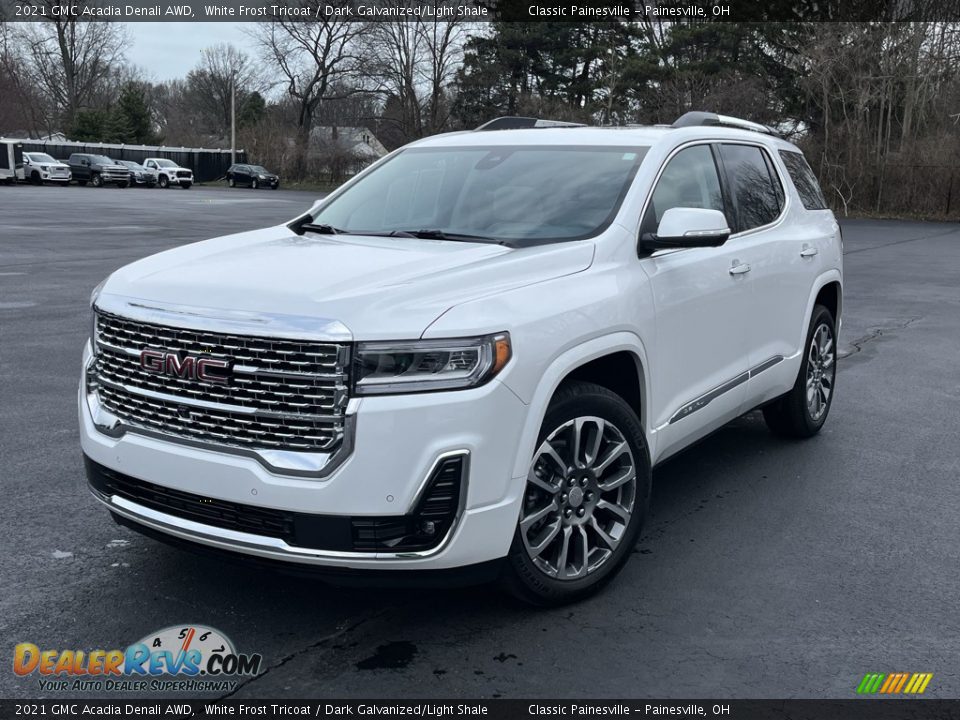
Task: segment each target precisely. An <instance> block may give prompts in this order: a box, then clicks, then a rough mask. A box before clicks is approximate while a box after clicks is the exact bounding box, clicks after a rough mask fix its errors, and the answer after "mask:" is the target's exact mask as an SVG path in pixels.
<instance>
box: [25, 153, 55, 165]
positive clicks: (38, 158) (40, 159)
mask: <svg viewBox="0 0 960 720" xmlns="http://www.w3.org/2000/svg"><path fill="white" fill-rule="evenodd" d="M27 157H28V158H30V162H35V163H55V162H56V160H54V159H53V158H52V157H50V156H49V155H47V154H46V153H27Z"/></svg>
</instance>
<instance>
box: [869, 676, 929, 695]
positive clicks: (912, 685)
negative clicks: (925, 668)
mask: <svg viewBox="0 0 960 720" xmlns="http://www.w3.org/2000/svg"><path fill="white" fill-rule="evenodd" d="M932 679H933V673H889V674H887V673H867V674H866V675H864V676H863V680H861V681H860V684H859V685H857V693H858V694H860V695H872V694H874V693H880V694H881V695H898V694H900V693H904V694H905V695H922V694H923V692H924V691H925V690H926V689H927V685H929V684H930V680H932Z"/></svg>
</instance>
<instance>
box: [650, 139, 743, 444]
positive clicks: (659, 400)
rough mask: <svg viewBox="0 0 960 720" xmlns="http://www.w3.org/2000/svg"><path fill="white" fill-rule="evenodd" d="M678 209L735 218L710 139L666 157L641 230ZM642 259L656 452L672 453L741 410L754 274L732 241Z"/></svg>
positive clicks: (672, 251) (657, 253)
mask: <svg viewBox="0 0 960 720" xmlns="http://www.w3.org/2000/svg"><path fill="white" fill-rule="evenodd" d="M672 207H693V208H708V209H715V210H721V211H723V212H724V213H725V214H727V215H728V220H729V208H728V203H727V198H726V193H725V192H724V190H723V187H722V185H721V180H720V174H719V171H718V166H717V160H716V157H715V152H714V150H713V148H712V147H711V145H710V143H707V142H702V143H695V144H692V145H687V146H684V147H682V148H680V149H679V150H677V151H675V152H674V154H672V155H671V157H670V158H669V159H668V160H667V162H666V163H665V164H664V166H663V168H662V169H661V171H660V174H659V177H658V179H657V180H656V183H655V185H654V190H653V193H652V195H651V197H650V199H649V201H648V203H647V206H646V209H645V211H644V216H643V220H642V224H641V232H656V226H657V224H658V223H659V221H660V219H661V218H662V216H663V213H664V212H666V211H667V210H668V209H670V208H672ZM640 264H641V267H642V268H643V270H644V272H645V273H646V274H647V275H648V276H649V281H650V285H651V289H652V292H653V301H654V304H655V310H656V312H655V315H656V328H657V329H656V338H655V339H654V341H653V343H652V361H651V365H652V366H651V368H650V371H651V378H652V382H651V393H652V395H653V397H652V398H651V402H650V411H651V413H652V424H653V427H654V428H655V429H656V433H657V441H656V442H657V455H658V456H659V457H665V456H666V455H669V454H671V453H672V452H675V451H676V450H679V449H680V448H682V447H683V446H684V445H687V444H689V443H690V442H692V441H693V440H695V439H696V438H698V437H701V436H703V435H705V434H707V433H708V432H710V431H711V430H713V429H715V428H717V427H719V426H720V425H723V424H724V423H726V422H728V421H729V420H731V419H732V418H734V417H736V415H737V414H738V412H739V410H740V407H741V405H742V402H743V398H744V389H745V387H746V380H747V370H748V367H749V359H748V352H747V336H748V335H747V327H746V324H745V323H744V315H745V313H747V312H748V311H749V308H750V297H751V294H750V277H749V273H748V272H745V263H744V261H743V256H742V253H741V248H740V247H739V245H738V243H736V242H731V241H727V243H725V244H724V245H723V246H721V247H717V248H688V249H677V250H659V251H657V252H655V253H653V254H652V255H651V256H649V257H647V258H643V259H641V261H640Z"/></svg>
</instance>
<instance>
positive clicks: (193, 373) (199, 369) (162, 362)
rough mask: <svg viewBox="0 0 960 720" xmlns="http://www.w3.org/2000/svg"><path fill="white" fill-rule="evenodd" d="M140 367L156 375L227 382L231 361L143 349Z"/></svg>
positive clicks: (209, 381)
mask: <svg viewBox="0 0 960 720" xmlns="http://www.w3.org/2000/svg"><path fill="white" fill-rule="evenodd" d="M140 367H142V368H143V369H144V370H146V371H147V372H149V373H154V374H156V375H171V376H173V377H179V378H183V379H184V380H199V381H200V382H208V383H219V384H224V383H226V382H227V373H228V372H229V371H230V363H229V362H228V361H226V360H217V359H216V358H211V357H204V356H202V355H187V354H181V353H175V352H163V351H162V350H143V351H141V352H140Z"/></svg>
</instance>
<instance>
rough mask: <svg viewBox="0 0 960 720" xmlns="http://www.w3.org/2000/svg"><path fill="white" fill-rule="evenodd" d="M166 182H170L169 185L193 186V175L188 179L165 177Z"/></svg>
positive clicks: (172, 176)
mask: <svg viewBox="0 0 960 720" xmlns="http://www.w3.org/2000/svg"><path fill="white" fill-rule="evenodd" d="M167 180H169V181H170V184H171V185H193V175H190V176H189V177H177V176H175V175H167Z"/></svg>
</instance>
